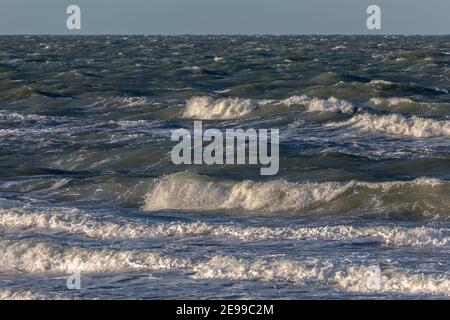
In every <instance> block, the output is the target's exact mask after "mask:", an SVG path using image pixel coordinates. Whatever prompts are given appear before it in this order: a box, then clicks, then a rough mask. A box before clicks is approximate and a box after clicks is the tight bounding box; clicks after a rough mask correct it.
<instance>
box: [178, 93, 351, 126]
mask: <svg viewBox="0 0 450 320" xmlns="http://www.w3.org/2000/svg"><path fill="white" fill-rule="evenodd" d="M270 105H272V106H287V107H291V106H294V105H301V106H306V111H308V112H333V113H343V114H354V113H355V112H357V111H358V110H360V107H358V106H356V105H354V104H353V103H351V102H349V101H346V100H340V99H336V98H334V97H330V98H328V99H320V98H310V97H308V96H305V95H302V96H292V97H289V98H286V99H281V100H273V99H265V100H255V99H243V98H224V99H213V98H211V97H194V98H191V99H189V100H188V101H187V103H186V108H185V110H184V112H183V117H184V118H188V119H204V120H218V119H221V120H226V119H239V118H243V117H245V116H248V115H250V114H251V113H253V112H255V111H257V110H258V109H260V108H262V107H264V106H266V107H267V106H270Z"/></svg>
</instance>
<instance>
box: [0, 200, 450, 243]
mask: <svg viewBox="0 0 450 320" xmlns="http://www.w3.org/2000/svg"><path fill="white" fill-rule="evenodd" d="M0 228H7V229H8V230H12V229H20V230H30V229H33V230H36V229H44V230H46V231H47V230H52V231H57V232H65V233H68V234H80V235H84V236H87V237H90V238H93V239H141V238H156V237H168V236H178V237H189V236H209V237H217V238H219V239H222V238H224V237H228V238H232V239H237V240H240V241H249V242H250V241H264V240H318V239H320V240H333V241H350V240H362V239H370V240H374V239H375V240H379V241H381V242H382V243H383V244H385V245H387V246H437V247H440V246H447V245H449V243H450V230H448V229H438V228H428V227H416V228H404V227H389V226H376V227H354V226H349V225H337V226H317V227H302V226H301V227H278V228H277V227H245V226H240V225H236V224H208V223H204V222H200V221H198V222H192V223H181V222H172V223H158V224H151V225H149V224H145V223H143V222H138V221H114V220H112V218H109V219H108V220H106V219H102V220H100V219H98V218H95V217H94V216H92V215H90V214H87V213H84V212H81V211H79V210H78V209H71V210H68V211H64V210H62V209H61V210H60V211H49V212H42V211H38V212H28V211H25V210H23V209H19V208H11V209H1V210H0Z"/></svg>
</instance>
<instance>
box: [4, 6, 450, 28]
mask: <svg viewBox="0 0 450 320" xmlns="http://www.w3.org/2000/svg"><path fill="white" fill-rule="evenodd" d="M70 4H76V5H79V6H80V7H81V12H82V17H81V20H82V25H81V26H82V29H81V30H72V31H71V30H67V28H66V19H67V16H68V15H67V14H66V8H67V6H68V5H70ZM370 4H377V5H379V6H380V7H381V9H382V30H381V31H370V30H368V29H367V28H366V19H367V14H366V9H367V6H368V5H370ZM311 33H315V34H318V33H320V34H450V0H373V1H368V0H122V1H120V0H0V34H311Z"/></svg>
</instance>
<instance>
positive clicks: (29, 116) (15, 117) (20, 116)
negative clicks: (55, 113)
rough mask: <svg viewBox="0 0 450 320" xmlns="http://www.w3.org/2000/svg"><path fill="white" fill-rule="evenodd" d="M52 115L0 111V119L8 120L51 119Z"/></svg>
mask: <svg viewBox="0 0 450 320" xmlns="http://www.w3.org/2000/svg"><path fill="white" fill-rule="evenodd" d="M52 119H55V118H54V117H47V116H41V115H37V114H20V113H16V112H11V113H8V112H5V111H2V112H0V121H8V122H23V121H42V120H52Z"/></svg>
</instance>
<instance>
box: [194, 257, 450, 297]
mask: <svg viewBox="0 0 450 320" xmlns="http://www.w3.org/2000/svg"><path fill="white" fill-rule="evenodd" d="M193 270H194V272H195V273H194V275H193V277H194V278H196V279H204V278H206V279H231V280H247V281H270V282H273V281H281V282H293V283H296V284H303V283H304V282H306V281H314V282H317V281H318V282H323V283H326V284H329V285H333V286H336V287H338V288H339V289H341V290H344V291H348V292H364V293H404V294H433V295H443V296H449V295H450V278H449V276H448V275H442V276H435V275H425V274H422V273H417V274H414V273H410V272H408V271H406V270H398V269H396V270H393V269H380V271H381V277H380V278H378V279H379V282H377V283H376V285H373V284H372V283H371V282H370V281H371V277H372V276H373V275H372V273H371V269H370V267H368V266H361V265H350V266H345V265H339V264H335V263H332V262H330V261H320V260H318V259H311V260H310V261H304V262H298V261H291V260H286V259H257V260H245V259H238V258H235V257H231V256H214V257H212V258H211V259H210V260H208V261H206V262H203V263H199V264H197V265H195V266H194V268H193ZM378 279H377V280H378Z"/></svg>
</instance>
